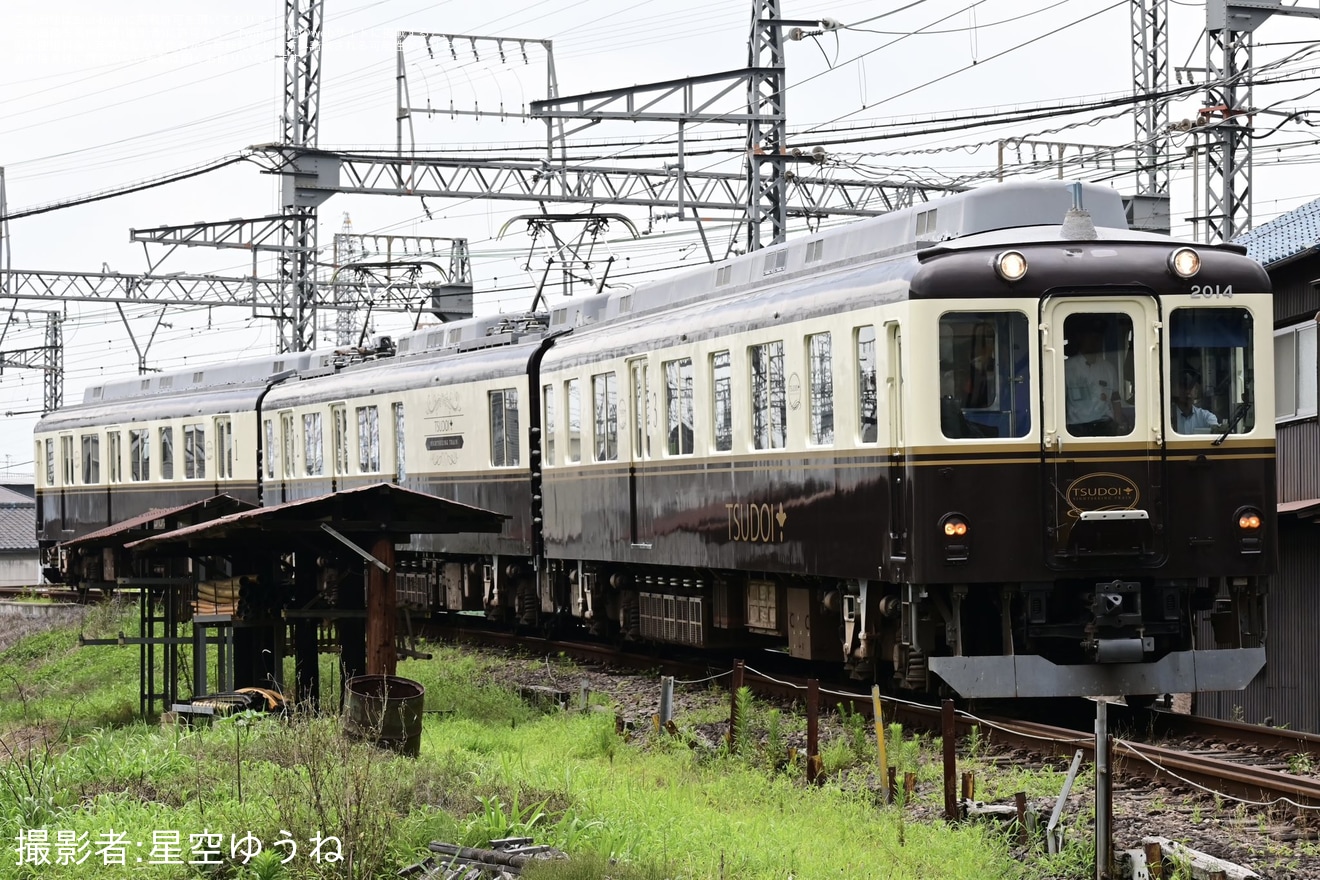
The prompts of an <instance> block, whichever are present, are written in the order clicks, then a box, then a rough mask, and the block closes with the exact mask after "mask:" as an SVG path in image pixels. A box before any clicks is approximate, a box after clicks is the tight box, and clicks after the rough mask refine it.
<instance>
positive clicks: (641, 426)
mask: <svg viewBox="0 0 1320 880" xmlns="http://www.w3.org/2000/svg"><path fill="white" fill-rule="evenodd" d="M628 377H629V401H630V403H631V407H632V430H631V431H630V432H629V434H630V436H631V441H630V443H629V444H628V445H629V464H628V493H629V510H630V516H629V519H630V533H631V541H632V543H633V544H634V545H638V544H641V545H644V546H650V542H651V527H652V517H653V513H652V509H651V497H650V492H649V491H648V490H649V489H650V485H649V484H650V480H651V477H650V475H649V474H648V473H647V468H648V464H649V462H650V460H651V426H652V425H654V424H655V421H656V420H655V418H654V417H653V416H652V413H651V410H652V408H653V405H654V402H653V400H652V398H651V389H650V382H649V378H650V377H649V374H648V370H647V363H646V360H645V359H643V358H637V359H635V360H631V361H629V362H628Z"/></svg>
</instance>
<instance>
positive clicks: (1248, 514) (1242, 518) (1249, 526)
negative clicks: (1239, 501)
mask: <svg viewBox="0 0 1320 880" xmlns="http://www.w3.org/2000/svg"><path fill="white" fill-rule="evenodd" d="M1238 528H1239V529H1242V531H1244V532H1254V531H1256V530H1257V529H1259V528H1260V514H1259V513H1257V512H1256V511H1254V510H1244V511H1242V512H1241V513H1239V514H1238Z"/></svg>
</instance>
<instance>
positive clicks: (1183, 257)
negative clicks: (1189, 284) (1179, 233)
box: [1169, 247, 1201, 278]
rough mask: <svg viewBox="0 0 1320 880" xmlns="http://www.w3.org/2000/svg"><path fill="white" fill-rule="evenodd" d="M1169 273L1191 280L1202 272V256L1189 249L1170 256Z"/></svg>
mask: <svg viewBox="0 0 1320 880" xmlns="http://www.w3.org/2000/svg"><path fill="white" fill-rule="evenodd" d="M1169 271H1170V272H1172V273H1173V274H1174V275H1177V276H1178V277H1179V278H1191V277H1192V276H1193V275H1195V274H1196V273H1197V272H1200V271H1201V255H1200V254H1198V253H1197V252H1196V251H1194V250H1192V249H1191V248H1189V247H1182V248H1178V249H1177V250H1176V251H1174V252H1173V253H1171V254H1169Z"/></svg>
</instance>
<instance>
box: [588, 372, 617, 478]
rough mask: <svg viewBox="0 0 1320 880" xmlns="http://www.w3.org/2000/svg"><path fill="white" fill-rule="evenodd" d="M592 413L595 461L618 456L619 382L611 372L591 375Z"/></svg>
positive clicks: (615, 458) (612, 459)
mask: <svg viewBox="0 0 1320 880" xmlns="http://www.w3.org/2000/svg"><path fill="white" fill-rule="evenodd" d="M591 399H592V410H591V411H592V414H593V416H594V417H595V418H594V424H595V429H594V431H593V434H592V438H593V440H594V441H595V449H596V457H595V460H596V461H617V460H618V458H619V384H618V379H617V378H615V376H614V374H613V373H600V374H598V375H595V376H592V377H591Z"/></svg>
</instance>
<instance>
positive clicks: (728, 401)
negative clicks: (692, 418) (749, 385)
mask: <svg viewBox="0 0 1320 880" xmlns="http://www.w3.org/2000/svg"><path fill="white" fill-rule="evenodd" d="M710 385H711V388H710V390H711V395H710V399H711V406H712V407H713V408H714V412H713V413H712V416H713V419H712V420H711V426H712V428H713V430H714V432H715V436H714V437H712V438H711V439H712V440H714V441H715V451H716V452H728V451H729V450H731V449H733V369H732V367H731V366H730V365H729V353H728V352H727V351H717V352H715V353H714V354H712V355H711V356H710Z"/></svg>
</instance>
